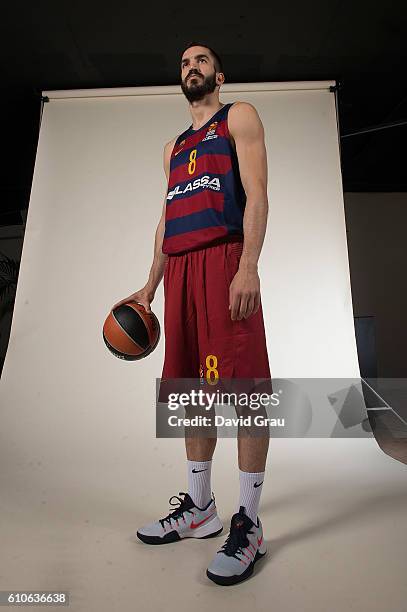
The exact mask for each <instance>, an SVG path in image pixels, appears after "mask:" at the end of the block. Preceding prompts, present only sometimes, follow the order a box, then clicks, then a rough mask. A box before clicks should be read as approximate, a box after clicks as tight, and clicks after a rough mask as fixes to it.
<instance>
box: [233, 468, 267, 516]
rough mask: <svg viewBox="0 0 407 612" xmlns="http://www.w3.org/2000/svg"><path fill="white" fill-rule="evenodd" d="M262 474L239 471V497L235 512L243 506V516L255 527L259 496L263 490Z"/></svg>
mask: <svg viewBox="0 0 407 612" xmlns="http://www.w3.org/2000/svg"><path fill="white" fill-rule="evenodd" d="M263 480H264V472H244V471H243V470H240V469H239V482H240V497H239V505H238V508H237V510H236V512H239V508H240V506H244V508H245V514H246V515H247V516H248V517H249V518H251V519H252V521H253V523H254V524H255V525H257V512H258V510H259V502H260V495H261V491H262V489H263Z"/></svg>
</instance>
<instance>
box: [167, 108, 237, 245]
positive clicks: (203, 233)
mask: <svg viewBox="0 0 407 612" xmlns="http://www.w3.org/2000/svg"><path fill="white" fill-rule="evenodd" d="M232 104H233V102H231V103H229V104H225V105H224V106H222V108H220V109H219V110H218V111H217V112H216V113H215V114H214V115H213V116H212V117H211V118H210V119H209V120H208V121H207V122H206V123H205V125H203V126H202V127H201V128H199V129H198V130H193V129H192V125H191V126H190V127H189V128H188V129H187V130H185V132H183V133H182V134H180V135H179V136H178V138H177V139H176V141H175V144H174V148H173V150H172V153H171V158H170V174H169V179H168V189H167V200H166V209H165V233H164V238H163V246H162V252H163V253H166V254H169V255H172V254H179V253H183V252H187V251H191V250H196V249H201V248H204V247H207V246H213V245H215V244H219V243H222V242H229V241H235V240H237V241H243V213H244V209H245V206H246V194H245V191H244V188H243V185H242V182H241V178H240V173H239V164H238V159H237V154H236V152H235V150H234V148H233V146H232V144H231V141H230V139H229V138H230V136H229V130H228V124H227V116H228V112H229V109H230V107H231V106H232Z"/></svg>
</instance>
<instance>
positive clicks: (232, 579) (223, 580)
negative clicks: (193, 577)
mask: <svg viewBox="0 0 407 612" xmlns="http://www.w3.org/2000/svg"><path fill="white" fill-rule="evenodd" d="M266 554H267V551H266V552H264V553H260V552H259V551H257V552H256V556H255V557H254V559H253V561H252V562H251V563H250V565H249V566H248V567H247V568H246V569H245V571H244V572H243V573H242V574H240V575H239V576H218V575H217V574H212V572H210V571H209V570H208V569H207V570H206V575H207V576H208V578H209V579H210V580H212V581H213V582H216V584H220V585H222V586H230V585H232V584H237V583H238V582H243V580H246V579H247V578H249V577H250V576H251V575H252V574H253V570H254V564H255V563H256V561H258V560H259V559H262V558H263V557H264V556H265V555H266Z"/></svg>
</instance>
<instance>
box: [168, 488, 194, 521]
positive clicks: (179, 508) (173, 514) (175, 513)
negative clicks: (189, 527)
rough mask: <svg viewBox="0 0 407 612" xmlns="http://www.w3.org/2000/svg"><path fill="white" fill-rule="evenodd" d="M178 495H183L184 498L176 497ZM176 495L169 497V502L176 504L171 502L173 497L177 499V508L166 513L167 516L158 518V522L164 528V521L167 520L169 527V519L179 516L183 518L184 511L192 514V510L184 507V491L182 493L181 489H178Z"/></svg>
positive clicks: (172, 504)
mask: <svg viewBox="0 0 407 612" xmlns="http://www.w3.org/2000/svg"><path fill="white" fill-rule="evenodd" d="M178 495H184V499H181V498H180V497H178ZM178 495H173V496H172V497H170V499H169V503H170V504H171V506H176V505H177V503H176V502H175V503H173V502H172V500H173V499H174V497H175V498H176V499H177V500H178V502H179V504H178V506H177V508H176V509H175V510H172V512H170V513H169V514H167V516H165V517H164V518H161V519H160V523H161V525H162V527H163V528H164V523H165V521H167V522H168V524H169V526H170V527H171V521H172V520H176V519H177V518H179V517H182V518H184V513H185V512H189V513H190V514H193V512H192V510H189V509H188V508H186V507H185V505H186V501H185V495H186V493H182V491H180V492H179V494H178Z"/></svg>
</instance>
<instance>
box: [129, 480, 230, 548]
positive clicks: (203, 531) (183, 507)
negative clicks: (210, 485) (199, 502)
mask: <svg viewBox="0 0 407 612" xmlns="http://www.w3.org/2000/svg"><path fill="white" fill-rule="evenodd" d="M179 495H182V496H183V498H184V499H181V498H180V497H178V495H173V496H172V497H171V498H170V500H169V502H170V504H171V505H172V506H175V505H176V503H173V502H172V499H173V498H174V497H175V498H176V499H177V500H178V501H179V505H178V507H177V508H176V509H175V510H173V511H172V512H170V513H169V514H167V516H165V517H164V518H161V519H159V520H158V521H156V522H153V523H149V524H148V525H145V527H142V528H141V529H139V530H138V531H137V537H138V538H139V539H140V540H141V541H142V542H145V543H146V544H168V543H170V542H176V541H177V540H181V539H183V538H202V539H203V538H213V537H214V536H217V535H218V534H219V533H221V531H222V530H223V525H222V523H221V521H220V519H219V517H218V511H217V509H216V505H215V496H214V495H213V493H212V497H211V499H210V501H209V502H208V503H207V505H206V506H205V508H198V507H197V506H195V503H194V501H193V500H192V499H191V497H190V496H189V495H188V493H181V492H180V493H179Z"/></svg>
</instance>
